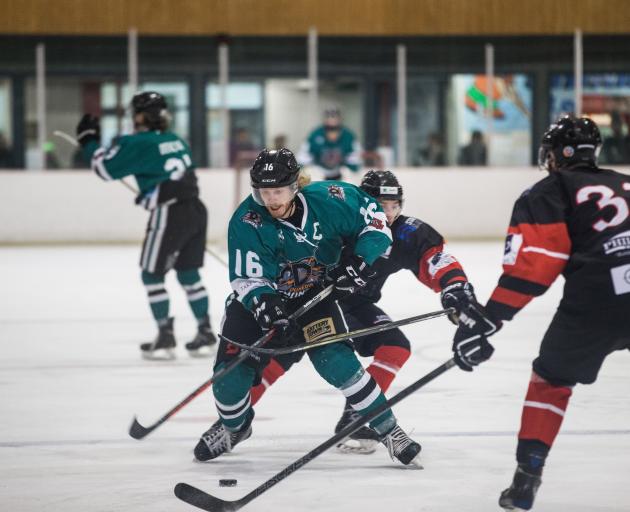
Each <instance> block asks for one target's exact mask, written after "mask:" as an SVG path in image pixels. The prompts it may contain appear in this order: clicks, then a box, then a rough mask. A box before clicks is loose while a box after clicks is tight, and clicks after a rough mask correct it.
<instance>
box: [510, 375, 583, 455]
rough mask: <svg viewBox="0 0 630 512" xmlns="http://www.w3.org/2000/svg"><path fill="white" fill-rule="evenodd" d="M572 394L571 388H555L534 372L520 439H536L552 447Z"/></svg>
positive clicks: (526, 401) (526, 397)
mask: <svg viewBox="0 0 630 512" xmlns="http://www.w3.org/2000/svg"><path fill="white" fill-rule="evenodd" d="M571 393H572V390H571V388H569V387H566V386H553V385H551V384H550V383H549V382H547V381H546V380H545V379H543V378H542V377H540V376H539V375H538V374H536V373H534V372H532V378H531V380H530V382H529V388H528V389H527V395H526V396H525V403H524V404H523V415H522V416H521V430H520V432H519V433H518V438H519V439H536V440H539V441H541V442H543V443H544V444H546V445H547V446H549V447H551V445H552V444H553V441H554V439H555V438H556V436H557V435H558V432H559V430H560V426H561V425H562V420H563V419H564V412H565V411H566V409H567V406H568V405H569V398H570V397H571Z"/></svg>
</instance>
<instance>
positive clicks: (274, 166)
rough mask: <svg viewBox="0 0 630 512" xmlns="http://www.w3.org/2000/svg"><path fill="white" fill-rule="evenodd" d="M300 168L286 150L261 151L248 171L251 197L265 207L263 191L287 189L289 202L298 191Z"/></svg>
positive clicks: (291, 154) (290, 153)
mask: <svg viewBox="0 0 630 512" xmlns="http://www.w3.org/2000/svg"><path fill="white" fill-rule="evenodd" d="M299 174H300V166H299V165H298V163H297V160H296V159H295V155H294V154H293V153H292V152H291V151H290V150H288V149H286V148H282V149H277V150H276V149H263V150H262V151H261V152H260V153H259V154H258V156H257V157H256V160H255V161H254V165H253V166H252V168H251V170H250V171H249V176H250V183H251V186H252V197H253V198H254V201H256V202H257V203H258V204H259V205H261V206H267V205H266V202H265V200H264V199H263V193H261V190H264V189H282V188H285V187H287V189H288V192H289V194H288V197H289V198H290V200H293V199H294V198H295V194H296V193H297V191H298V176H299Z"/></svg>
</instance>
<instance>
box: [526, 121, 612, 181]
mask: <svg viewBox="0 0 630 512" xmlns="http://www.w3.org/2000/svg"><path fill="white" fill-rule="evenodd" d="M601 145H602V136H601V134H600V132H599V128H598V127H597V124H595V122H594V121H593V120H592V119H589V118H588V117H580V118H575V117H573V116H569V115H566V116H562V117H561V118H559V119H558V120H557V121H556V122H555V123H553V124H552V125H551V126H549V128H548V129H547V131H546V132H545V133H544V135H543V137H542V141H541V143H540V149H539V150H538V167H540V168H541V169H543V170H546V171H553V170H555V169H562V168H568V167H574V166H580V165H596V163H597V156H598V155H599V150H600V148H601Z"/></svg>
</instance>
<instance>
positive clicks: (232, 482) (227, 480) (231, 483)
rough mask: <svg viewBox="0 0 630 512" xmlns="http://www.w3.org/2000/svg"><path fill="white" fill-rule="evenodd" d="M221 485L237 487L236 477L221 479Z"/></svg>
mask: <svg viewBox="0 0 630 512" xmlns="http://www.w3.org/2000/svg"><path fill="white" fill-rule="evenodd" d="M219 487H236V479H235V478H223V479H221V480H219Z"/></svg>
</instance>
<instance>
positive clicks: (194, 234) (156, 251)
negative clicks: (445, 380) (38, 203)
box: [77, 92, 216, 359]
mask: <svg viewBox="0 0 630 512" xmlns="http://www.w3.org/2000/svg"><path fill="white" fill-rule="evenodd" d="M131 107H132V110H133V121H134V128H135V133H134V134H132V135H124V136H121V137H118V138H117V139H116V140H115V142H114V143H113V144H112V146H110V147H109V148H104V147H102V146H101V145H100V139H101V137H100V123H99V120H98V118H96V117H94V116H91V115H89V114H86V115H84V116H83V118H82V119H81V121H80V122H79V124H78V126H77V140H78V141H79V143H80V144H81V147H82V151H83V155H84V157H85V158H86V159H87V160H89V161H91V166H92V169H93V170H94V171H95V172H96V174H98V175H99V176H100V177H101V178H102V179H104V180H108V181H109V180H117V179H122V178H124V177H125V176H133V177H134V178H135V179H136V182H137V184H138V188H139V189H140V192H139V194H138V197H137V198H136V203H137V204H141V205H142V206H144V207H145V208H146V209H147V210H149V211H150V212H151V215H150V217H149V222H148V224H147V230H146V236H145V239H144V243H143V246H142V255H141V258H140V266H141V268H142V282H143V283H144V285H145V288H146V291H147V295H148V298H149V304H150V306H151V311H152V313H153V317H154V318H155V320H156V322H157V324H158V335H157V337H156V338H155V340H154V341H153V342H152V343H143V344H142V345H141V346H140V349H141V351H142V355H143V357H145V358H147V359H162V358H173V357H174V356H175V354H174V351H173V349H174V348H175V345H176V343H175V336H174V332H173V318H171V317H169V296H168V293H167V291H166V288H165V286H164V277H165V274H166V273H167V272H168V271H169V270H171V269H174V270H175V271H176V272H177V279H178V281H179V283H180V284H181V285H182V287H183V288H184V290H185V291H186V294H187V298H188V302H189V304H190V307H191V309H192V311H193V314H194V315H195V318H196V320H197V325H198V329H197V335H196V336H195V338H194V339H193V340H192V341H191V342H189V343H187V344H186V348H187V349H188V351H189V353H190V354H191V355H192V356H198V355H206V354H208V353H209V352H210V350H209V349H210V347H211V346H212V345H214V344H216V338H215V336H214V334H213V332H212V329H211V327H210V317H209V316H208V294H207V292H206V289H205V287H204V285H203V283H202V281H201V276H200V275H199V268H201V267H202V266H203V257H204V251H205V246H206V226H207V211H206V208H205V206H204V204H203V203H202V202H201V200H200V199H199V188H198V187H197V177H196V175H195V167H194V165H193V163H192V160H191V158H190V149H189V147H188V145H187V144H186V143H185V142H184V141H183V140H182V139H180V138H179V137H178V136H177V135H175V134H174V133H172V132H169V131H168V124H169V120H170V116H169V113H168V109H167V105H166V101H165V100H164V98H163V97H162V95H160V94H158V93H156V92H141V93H138V94H136V95H135V96H134V97H133V99H132V102H131Z"/></svg>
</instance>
